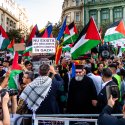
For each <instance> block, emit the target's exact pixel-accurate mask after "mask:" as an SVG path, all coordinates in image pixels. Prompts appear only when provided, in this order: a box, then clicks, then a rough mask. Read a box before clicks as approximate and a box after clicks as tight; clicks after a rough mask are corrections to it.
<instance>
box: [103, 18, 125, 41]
mask: <svg viewBox="0 0 125 125" xmlns="http://www.w3.org/2000/svg"><path fill="white" fill-rule="evenodd" d="M121 38H125V27H124V23H123V20H120V21H117V22H115V23H113V24H112V25H111V26H110V27H109V28H108V29H107V31H106V33H105V36H104V41H105V42H112V41H114V40H119V39H121Z"/></svg>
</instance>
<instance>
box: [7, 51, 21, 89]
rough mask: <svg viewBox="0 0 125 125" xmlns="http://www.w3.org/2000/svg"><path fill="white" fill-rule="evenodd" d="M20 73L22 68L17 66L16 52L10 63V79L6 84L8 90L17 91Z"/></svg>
mask: <svg viewBox="0 0 125 125" xmlns="http://www.w3.org/2000/svg"><path fill="white" fill-rule="evenodd" d="M21 72H22V68H21V67H20V66H19V64H18V52H15V56H14V59H13V63H12V69H11V73H10V78H9V82H8V87H9V89H16V90H17V89H18V87H19V86H18V85H19V83H18V76H19V74H20V73H21Z"/></svg>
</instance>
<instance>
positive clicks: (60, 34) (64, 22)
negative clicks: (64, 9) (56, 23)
mask: <svg viewBox="0 0 125 125" xmlns="http://www.w3.org/2000/svg"><path fill="white" fill-rule="evenodd" d="M65 28H66V17H65V19H64V21H63V24H62V26H61V29H60V31H59V34H58V37H57V40H58V41H60V40H61V38H62V36H63V34H64V31H65Z"/></svg>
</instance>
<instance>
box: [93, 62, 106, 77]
mask: <svg viewBox="0 0 125 125" xmlns="http://www.w3.org/2000/svg"><path fill="white" fill-rule="evenodd" d="M103 68H104V64H103V63H101V62H100V63H98V64H97V70H96V71H94V74H95V75H98V76H102V70H103Z"/></svg>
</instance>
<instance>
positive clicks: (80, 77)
mask: <svg viewBox="0 0 125 125" xmlns="http://www.w3.org/2000/svg"><path fill="white" fill-rule="evenodd" d="M82 79H83V76H76V77H75V80H76V81H81V80H82Z"/></svg>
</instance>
